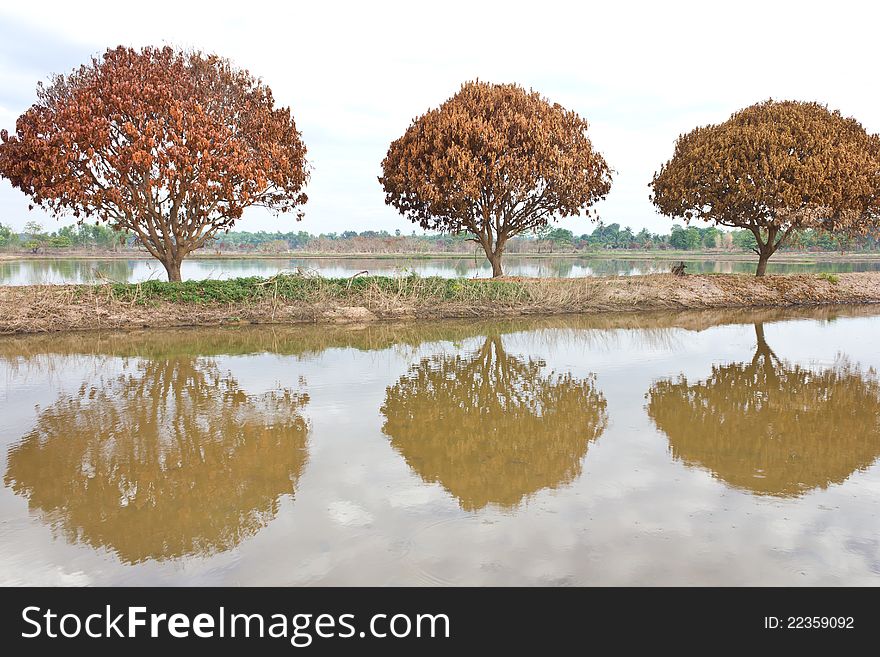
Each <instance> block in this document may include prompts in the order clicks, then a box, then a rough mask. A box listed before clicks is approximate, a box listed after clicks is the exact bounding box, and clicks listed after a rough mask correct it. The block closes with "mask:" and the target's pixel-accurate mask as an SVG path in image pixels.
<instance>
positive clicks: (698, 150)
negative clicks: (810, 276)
mask: <svg viewBox="0 0 880 657" xmlns="http://www.w3.org/2000/svg"><path fill="white" fill-rule="evenodd" d="M651 187H652V190H653V193H652V196H651V200H652V201H653V202H654V204H655V205H656V206H657V208H658V209H659V210H660V212H661V213H663V214H664V215H667V216H670V217H682V218H684V219H685V220H686V221H690V220H691V219H701V220H704V221H712V222H714V223H716V224H719V225H723V226H732V227H736V228H745V229H748V230H750V231H751V232H752V233H753V234H754V236H755V240H756V245H755V247H754V250H755V252H756V253H757V254H758V256H759V260H758V269H757V275H758V276H761V275H763V274H764V272H765V271H766V266H767V260H768V259H769V258H770V256H771V255H773V253H774V252H775V251H776V250H777V249H778V248H779V247H780V246H781V245H782V244H783V243H785V241H786V239H787V238H788V237H789V236H790V235H791V234H792V232H794V231H796V230H799V229H804V228H813V229H818V230H824V231H830V232H851V233H864V232H865V231H866V230H868V229H869V228H871V227H872V226H876V225H877V222H878V218H880V137H878V136H876V135H869V134H868V133H867V132H866V131H865V129H864V128H863V127H862V126H861V124H860V123H859V122H858V121H856V120H855V119H852V118H846V117H844V116H842V115H841V114H840V112H838V111H833V112H832V111H829V110H828V109H827V108H826V107H825V106H823V105H820V104H818V103H812V102H798V101H772V100H769V101H766V102H763V103H758V104H756V105H752V106H751V107H747V108H745V109H743V110H740V111H738V112H736V113H735V114H734V115H733V116H731V117H730V119H728V120H727V121H725V122H724V123H721V124H718V125H709V126H704V127H699V128H696V129H694V130H693V131H691V132H689V133H687V134H685V135H681V136H680V137H679V138H678V141H677V142H676V144H675V153H674V155H673V157H672V159H671V160H669V161H668V162H666V163H665V164H664V165H663V166H662V167H661V168H660V171H659V172H657V173H656V174H655V175H654V178H653V180H652V182H651Z"/></svg>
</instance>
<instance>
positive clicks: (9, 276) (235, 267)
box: [0, 256, 880, 285]
mask: <svg viewBox="0 0 880 657" xmlns="http://www.w3.org/2000/svg"><path fill="white" fill-rule="evenodd" d="M676 262H677V260H638V259H626V258H619V259H618V258H614V259H605V258H572V257H555V258H554V257H545V258H522V257H520V258H517V257H516V256H507V257H505V258H504V272H505V274H507V275H509V276H529V277H568V278H575V277H581V276H635V275H638V274H653V273H658V272H668V271H669V270H670V268H671V267H672V266H673V265H674V264H675V263H676ZM685 263H686V264H687V267H688V268H687V271H688V272H690V273H693V274H697V273H723V274H733V273H747V274H753V273H754V272H755V267H756V262H752V261H736V260H692V261H689V260H685ZM298 269H301V270H303V271H307V272H312V273H317V274H320V275H322V276H325V277H328V278H332V277H349V276H353V275H354V274H356V273H358V272H362V271H368V272H369V273H370V274H373V275H385V276H405V275H407V274H411V273H416V274H418V275H420V276H443V277H446V278H455V277H463V278H473V277H481V278H488V277H490V276H491V275H492V267H491V266H490V265H489V263H488V261H487V260H486V259H485V258H473V257H462V258H435V259H380V258H357V259H354V258H198V259H196V258H190V259H188V260H184V262H183V266H182V268H181V275H182V277H183V279H184V280H202V279H208V278H213V279H221V278H236V277H241V276H261V277H267V276H272V275H274V274H277V273H278V272H281V271H297V270H298ZM852 271H880V260H873V261H867V260H850V261H847V260H840V259H834V260H816V261H812V262H803V263H785V262H774V261H773V260H771V261H770V264H769V265H768V267H767V272H768V273H771V274H774V273H778V274H789V273H819V272H832V273H841V272H852ZM149 279H158V280H163V281H164V280H167V278H166V274H165V269H164V268H163V267H162V265H161V264H160V263H159V262H158V261H156V260H152V259H131V260H128V259H104V260H100V259H75V258H56V259H40V260H0V285H38V284H42V283H54V284H58V283H94V282H100V281H103V280H111V281H119V282H140V281H145V280H149Z"/></svg>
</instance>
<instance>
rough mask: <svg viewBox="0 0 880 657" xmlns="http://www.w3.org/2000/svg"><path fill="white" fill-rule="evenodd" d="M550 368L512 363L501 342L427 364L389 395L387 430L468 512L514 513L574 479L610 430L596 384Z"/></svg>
mask: <svg viewBox="0 0 880 657" xmlns="http://www.w3.org/2000/svg"><path fill="white" fill-rule="evenodd" d="M543 368H544V363H543V362H542V361H540V360H534V359H528V360H523V359H521V358H517V357H516V356H511V355H509V354H507V353H506V352H505V350H504V347H503V344H502V340H501V336H499V335H490V336H487V337H486V339H485V341H484V342H483V344H482V346H481V347H480V348H479V349H478V350H477V351H476V352H473V353H469V354H468V353H466V354H455V355H437V356H433V357H428V358H424V359H422V360H421V361H420V362H419V363H418V364H416V365H414V366H413V367H412V368H410V371H409V372H407V373H406V374H404V375H403V376H402V377H400V380H399V381H398V382H397V383H396V384H395V385H394V386H391V387H389V388H388V391H387V393H386V395H385V403H384V404H383V406H382V409H381V411H382V413H383V415H384V416H385V425H384V427H383V429H382V430H383V431H384V432H385V434H386V435H388V436H389V437H390V438H391V445H392V446H393V447H394V448H395V449H396V450H397V451H398V452H400V454H401V455H402V456H403V457H404V458H405V459H406V461H407V463H408V464H409V465H410V467H412V468H413V470H415V472H417V473H418V474H419V476H420V477H422V479H424V480H425V481H429V482H438V483H440V484H441V485H442V486H443V487H444V488H445V489H446V490H448V491H449V492H450V493H452V494H453V495H455V497H456V498H458V501H459V504H460V505H461V507H462V508H463V509H466V510H469V511H473V510H477V509H480V508H483V507H484V506H486V505H488V504H497V505H499V506H503V507H515V506H517V505H518V504H519V503H520V502H521V501H522V500H523V498H524V497H526V496H528V495H531V494H533V493H536V492H537V491H539V490H541V489H543V488H556V487H558V486H562V485H564V484H566V483H569V482H571V481H572V480H574V479H575V478H576V477H577V476H578V475H579V474H580V471H581V462H582V460H583V458H584V456H585V455H586V453H587V448H588V446H589V445H590V443H592V442H593V441H594V440H596V439H597V438H598V437H599V436H600V435H601V434H602V432H603V431H604V429H605V426H606V423H607V416H606V412H605V407H606V401H605V397H604V396H603V395H602V393H601V392H600V391H599V390H597V388H596V386H595V380H594V379H593V378H585V379H578V378H575V377H573V376H572V375H571V374H569V373H565V374H558V373H554V372H550V373H546V374H545V373H542V369H543Z"/></svg>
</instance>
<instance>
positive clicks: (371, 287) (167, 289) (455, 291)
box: [111, 274, 528, 304]
mask: <svg viewBox="0 0 880 657" xmlns="http://www.w3.org/2000/svg"><path fill="white" fill-rule="evenodd" d="M111 290H112V293H113V297H114V298H115V299H118V300H119V301H124V302H128V303H137V304H149V303H151V302H161V301H166V302H172V303H195V304H214V303H244V302H249V301H250V302H255V301H263V300H269V299H280V300H285V301H302V302H320V301H328V300H346V299H366V298H371V297H375V296H381V297H384V298H389V297H398V298H400V299H407V300H423V301H428V300H438V301H455V300H460V301H521V300H524V299H526V298H527V296H528V294H527V292H526V290H525V288H524V286H523V285H522V284H520V283H518V282H515V281H493V280H481V279H460V278H440V277H427V278H422V277H420V276H404V277H396V278H395V277H391V276H357V277H355V278H320V277H314V276H302V275H298V274H281V275H277V276H272V277H270V278H259V277H250V278H233V279H228V280H204V281H184V282H181V283H169V282H167V281H145V282H143V283H112V284H111Z"/></svg>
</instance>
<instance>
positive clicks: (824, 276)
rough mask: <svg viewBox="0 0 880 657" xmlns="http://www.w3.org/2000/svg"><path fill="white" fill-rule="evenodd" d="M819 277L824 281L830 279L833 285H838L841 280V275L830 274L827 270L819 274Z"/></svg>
mask: <svg viewBox="0 0 880 657" xmlns="http://www.w3.org/2000/svg"><path fill="white" fill-rule="evenodd" d="M819 278H821V279H822V280H823V281H828V282H829V283H831V284H832V285H837V284H838V283H839V282H840V276H838V275H837V274H829V273H827V272H822V273H821V274H819Z"/></svg>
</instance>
